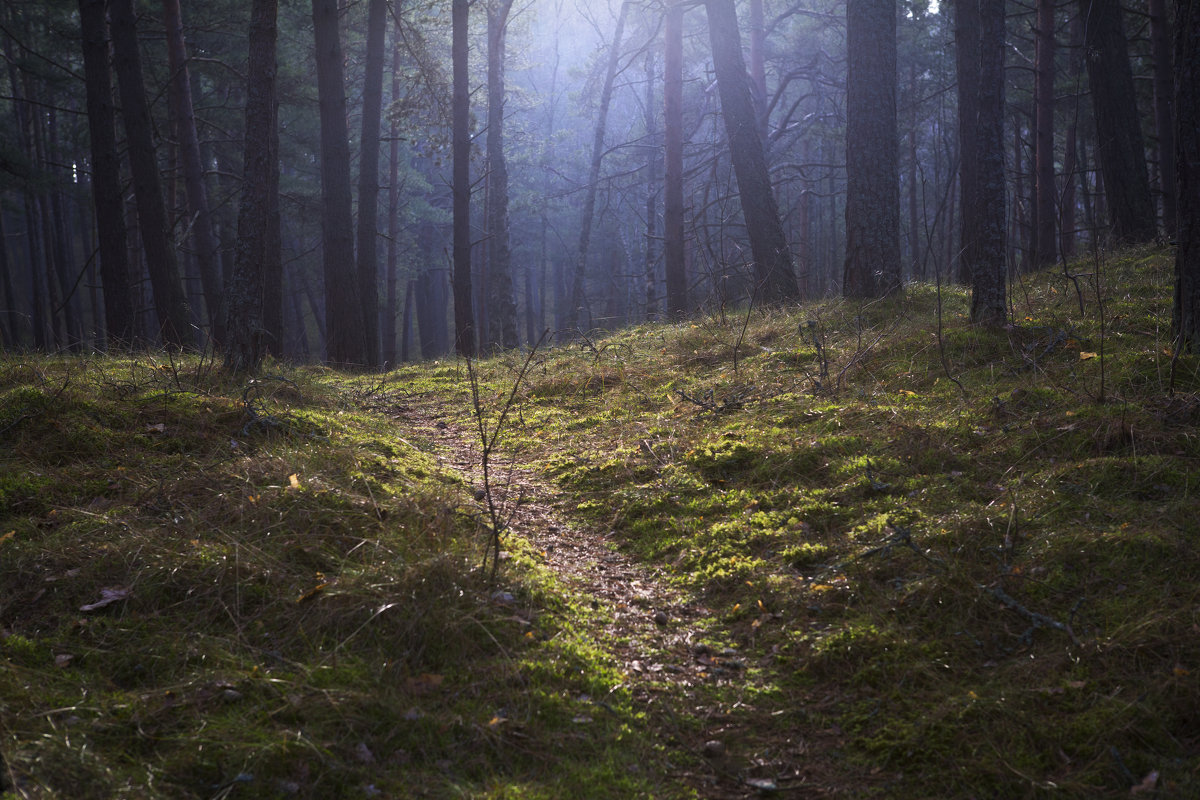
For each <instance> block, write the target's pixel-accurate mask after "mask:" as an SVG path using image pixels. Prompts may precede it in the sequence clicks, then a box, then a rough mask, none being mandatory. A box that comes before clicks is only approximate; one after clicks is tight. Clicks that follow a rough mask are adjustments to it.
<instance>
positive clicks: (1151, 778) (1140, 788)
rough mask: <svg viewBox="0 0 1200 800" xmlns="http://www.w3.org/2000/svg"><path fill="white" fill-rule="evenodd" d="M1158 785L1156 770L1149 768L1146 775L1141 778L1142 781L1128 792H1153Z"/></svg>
mask: <svg viewBox="0 0 1200 800" xmlns="http://www.w3.org/2000/svg"><path fill="white" fill-rule="evenodd" d="M1157 787H1158V770H1156V769H1154V770H1150V773H1149V774H1148V775H1146V777H1144V778H1142V782H1141V783H1139V784H1138V785H1137V786H1134V787H1133V788H1132V789H1130V790H1129V793H1130V794H1141V793H1142V792H1153V791H1154V790H1155V788H1157Z"/></svg>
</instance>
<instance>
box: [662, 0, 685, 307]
mask: <svg viewBox="0 0 1200 800" xmlns="http://www.w3.org/2000/svg"><path fill="white" fill-rule="evenodd" d="M663 37H664V57H663V144H664V154H665V161H666V166H665V171H666V174H665V177H664V183H663V271H664V273H665V277H666V293H667V298H666V300H667V316H668V317H670V318H671V319H677V318H679V317H682V316H683V315H684V314H686V313H687V305H688V301H687V271H686V269H685V264H684V257H683V0H674V2H672V3H671V4H670V5H669V6H668V7H667V13H666V20H665V23H664V29H663Z"/></svg>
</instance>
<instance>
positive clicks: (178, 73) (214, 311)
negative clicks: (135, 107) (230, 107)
mask: <svg viewBox="0 0 1200 800" xmlns="http://www.w3.org/2000/svg"><path fill="white" fill-rule="evenodd" d="M162 8H163V24H164V26H165V27H166V32H167V63H168V66H169V69H170V71H171V84H170V91H171V94H172V95H173V96H174V97H175V103H174V106H175V108H176V109H177V111H178V114H179V117H178V119H177V120H176V126H177V130H178V134H179V151H180V156H181V158H182V161H183V181H184V190H185V191H186V193H187V204H188V212H189V215H190V217H191V220H190V221H189V222H190V227H191V231H192V241H193V242H195V245H196V252H195V257H196V266H197V267H198V268H199V271H200V285H201V287H202V288H203V291H204V305H205V308H206V309H207V314H208V324H209V328H210V333H211V335H212V338H213V339H214V340H215V341H217V342H218V343H219V342H221V341H222V340H223V338H224V332H223V331H222V330H221V319H222V317H223V314H222V311H221V303H222V294H223V287H222V286H221V276H220V270H219V269H218V266H217V239H216V236H215V235H214V233H213V221H212V214H211V213H210V211H209V206H208V191H207V189H206V188H205V186H204V161H203V159H202V158H201V157H200V137H199V136H198V134H197V132H196V115H195V112H194V110H193V108H192V85H191V79H190V78H189V77H188V68H187V47H186V45H185V43H184V38H183V18H182V14H181V12H180V8H179V0H163V3H162Z"/></svg>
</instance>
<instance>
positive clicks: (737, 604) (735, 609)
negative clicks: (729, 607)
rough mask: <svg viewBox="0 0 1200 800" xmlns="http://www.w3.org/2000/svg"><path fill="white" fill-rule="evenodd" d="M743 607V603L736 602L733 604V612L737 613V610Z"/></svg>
mask: <svg viewBox="0 0 1200 800" xmlns="http://www.w3.org/2000/svg"><path fill="white" fill-rule="evenodd" d="M741 607H742V604H741V603H734V604H733V613H735V614H736V613H737V610H738V609H739V608H741Z"/></svg>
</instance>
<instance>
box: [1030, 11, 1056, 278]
mask: <svg viewBox="0 0 1200 800" xmlns="http://www.w3.org/2000/svg"><path fill="white" fill-rule="evenodd" d="M1036 19H1037V22H1036V24H1035V29H1034V41H1035V56H1034V61H1033V69H1034V75H1035V77H1034V126H1033V127H1034V156H1033V160H1034V168H1033V174H1034V203H1033V228H1034V230H1033V257H1032V258H1031V259H1030V266H1032V267H1034V268H1037V267H1044V266H1047V265H1050V264H1053V263H1054V261H1055V259H1056V258H1057V253H1058V248H1057V245H1056V240H1055V230H1054V228H1055V226H1054V223H1055V221H1056V220H1057V218H1058V208H1057V206H1056V204H1055V184H1054V78H1055V71H1054V53H1055V42H1054V0H1037V18H1036Z"/></svg>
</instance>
